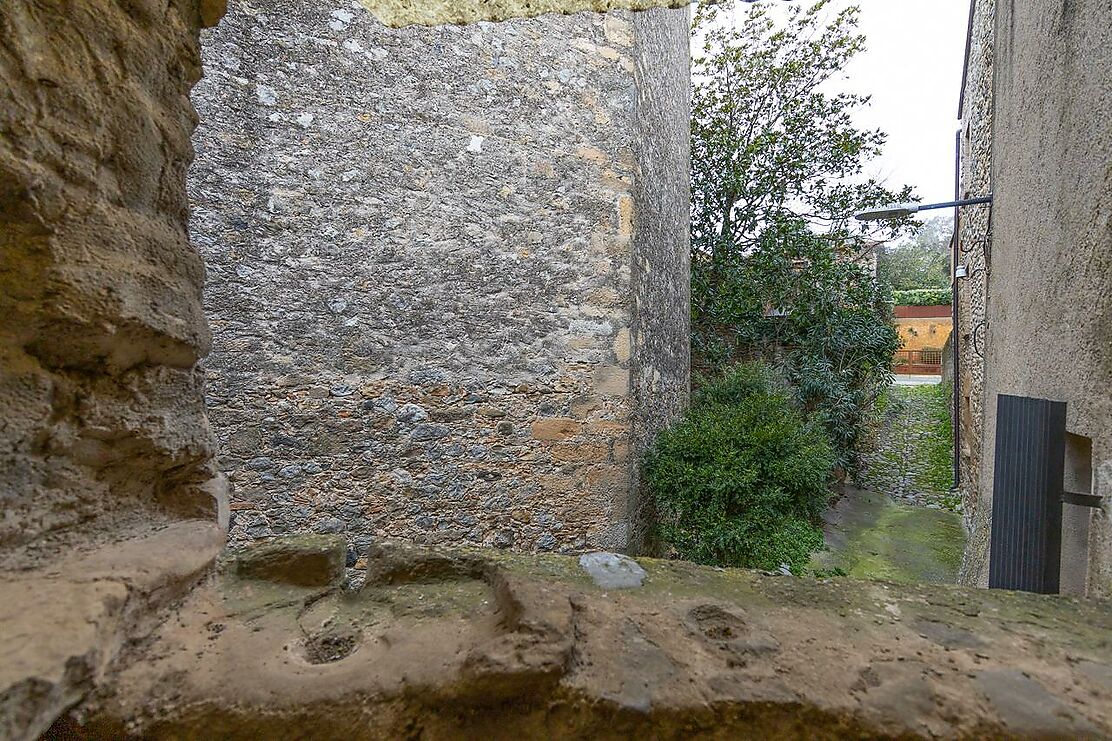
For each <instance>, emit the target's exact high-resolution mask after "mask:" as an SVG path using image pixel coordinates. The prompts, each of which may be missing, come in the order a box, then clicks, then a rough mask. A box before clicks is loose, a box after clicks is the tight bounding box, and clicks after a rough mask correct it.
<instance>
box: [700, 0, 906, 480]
mask: <svg viewBox="0 0 1112 741" xmlns="http://www.w3.org/2000/svg"><path fill="white" fill-rule="evenodd" d="M830 5H831V0H817V2H813V3H812V4H811V5H808V6H799V5H796V4H792V5H791V6H788V9H787V10H786V11H785V12H786V21H784V22H777V20H776V17H777V16H776V13H774V12H772V10H771V8H770V6H769V5H768V4H765V3H758V4H755V5H751V6H750V5H745V6H736V5H735V4H729V3H727V4H713V5H710V4H707V5H702V6H700V7H699V8H698V10H697V12H696V15H695V21H694V26H693V32H694V35H695V37H696V38H697V39H698V38H701V39H702V53H701V54H698V55H696V57H695V59H694V90H693V96H692V118H691V134H692V257H691V265H692V284H691V288H692V351H693V355H694V358H695V361H696V364H697V367H699V369H700V370H702V371H703V372H704V373H707V374H709V375H714V374H715V373H716V372H720V371H723V370H725V369H726V368H728V367H729V366H730V365H732V364H733V363H736V362H738V361H743V360H751V359H755V358H761V359H764V360H766V361H768V362H771V363H773V364H775V365H777V366H779V367H780V369H781V370H782V372H783V374H784V375H785V377H787V378H788V379H789V381H790V382H791V383H792V385H793V387H794V389H795V393H796V394H797V397H798V399H799V400H800V401H801V402H802V404H803V406H804V409H805V410H807V411H808V413H810V414H813V415H815V416H816V417H818V418H821V419H822V420H823V421H824V423H825V425H826V428H827V430H828V432H829V433H830V436H831V439H832V440H833V441H834V443H835V447H836V449H837V450H836V452H837V454H838V463H839V464H840V465H842V466H843V467H844V468H849V469H852V467H853V463H854V452H853V451H854V446H855V443H856V438H857V434H858V433H857V431H858V429H859V427H860V424H861V421H862V418H863V415H864V413H865V411H866V410H867V408H868V407H869V405H870V404H871V402H872V400H873V399H874V398H875V397H876V395H877V394H878V393H879V392H880V390H881V389H882V388H884V387H885V386H887V384H888V383H889V382H890V379H891V375H890V367H891V357H892V354H893V351H894V350H895V349H896V348H897V347H898V338H897V335H896V332H895V329H894V328H893V327H892V325H891V322H890V316H889V314H890V305H889V304H888V303H887V298H888V296H887V292H886V290H885V289H884V288H883V287H882V286H880V285H879V284H878V283H877V281H876V280H875V278H874V275H873V272H872V257H873V253H874V250H875V244H876V242H875V241H873V240H875V239H876V238H878V237H888V238H891V237H894V236H895V235H897V234H899V233H902V232H904V231H906V230H907V229H908V228H909V226H910V224H911V222H910V220H908V219H902V220H894V221H887V222H879V223H872V224H871V225H870V227H869V228H870V229H871V231H864V230H863V229H862V228H861V225H860V223H859V222H856V221H855V220H854V219H853V214H855V213H856V212H858V211H860V210H863V209H865V208H868V207H872V206H877V205H881V204H884V203H890V202H892V201H911V200H914V197H913V194H912V192H911V189H910V188H909V187H902V188H899V189H896V190H892V189H889V188H888V187H887V186H885V185H884V184H883V183H881V182H878V181H877V180H876V179H873V178H869V177H866V176H865V174H864V173H865V167H866V165H867V164H868V162H869V160H871V159H872V158H873V157H875V156H876V155H877V154H879V152H880V150H881V147H882V145H883V143H884V139H885V137H884V134H883V132H881V131H877V130H861V129H858V128H857V127H855V126H854V124H853V120H852V119H853V116H852V114H853V112H854V110H855V109H857V108H859V107H861V106H863V105H865V104H866V103H867V102H868V97H866V96H862V95H855V94H851V93H831V92H828V90H827V87H828V85H826V83H828V81H830V80H831V79H832V78H833V77H834V76H835V75H837V74H839V73H840V71H841V70H843V69H844V68H845V66H846V64H847V63H848V62H849V60H850V59H851V58H852V57H853V56H854V55H855V54H857V53H858V52H859V51H861V50H862V49H863V48H864V38H863V37H862V36H861V35H860V34H858V33H857V32H856V29H857V23H858V10H857V8H856V7H850V8H848V9H846V10H843V11H841V12H839V13H836V14H832V13H831V10H830ZM777 7H778V8H780V6H779V5H777ZM731 13H733V15H732V16H731Z"/></svg>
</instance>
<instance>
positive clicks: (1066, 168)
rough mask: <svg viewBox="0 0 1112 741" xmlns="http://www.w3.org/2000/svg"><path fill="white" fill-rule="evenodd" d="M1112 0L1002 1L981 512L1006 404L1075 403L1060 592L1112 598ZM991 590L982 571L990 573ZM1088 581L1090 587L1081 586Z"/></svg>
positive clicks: (1069, 426) (998, 27)
mask: <svg viewBox="0 0 1112 741" xmlns="http://www.w3.org/2000/svg"><path fill="white" fill-rule="evenodd" d="M1110 10H1112V9H1110V8H1109V5H1108V2H1107V1H1106V0H1070V1H1069V2H1063V3H1057V4H1055V7H1053V8H1048V7H1042V6H1040V7H1035V6H1034V5H1032V4H1030V3H1023V2H1015V0H997V3H996V20H995V62H994V80H993V98H994V111H993V115H994V118H995V122H996V123H995V126H994V131H993V149H992V183H993V189H994V191H995V194H994V198H995V202H994V204H993V213H992V220H993V228H992V253H991V265H992V267H991V271H990V272H989V275H988V284H987V292H986V295H987V297H988V301H987V310H986V315H987V326H988V334H987V338H986V339H987V341H986V349H985V368H986V376H985V394H984V399H985V424H984V433H983V440H984V444H983V455H984V462H983V465H982V473H981V476H980V479H979V486H980V500H981V506H984V504H985V503H987V502H988V501H989V500H990V498H991V483H992V473H993V460H992V453H993V447H992V444H991V441H992V440H994V439H995V424H994V423H995V415H994V411H995V399H996V396H997V394H1000V393H1005V394H1016V395H1021V396H1034V397H1040V398H1047V399H1055V400H1060V401H1065V402H1066V403H1067V405H1068V409H1067V429H1068V431H1069V432H1070V433H1071V440H1072V443H1071V444H1070V445H1068V446H1067V461H1066V468H1067V477H1069V478H1070V479H1071V482H1070V483H1071V486H1080V487H1083V488H1085V489H1089V490H1090V491H1091V493H1093V494H1095V495H1097V496H1100V497H1102V502H1103V504H1102V507H1101V508H1099V509H1096V510H1088V509H1084V508H1079V507H1075V506H1074V505H1064V511H1063V520H1064V529H1065V531H1066V542H1065V543H1064V545H1063V558H1062V561H1063V564H1062V575H1063V582H1064V583H1066V584H1072V585H1075V588H1079V589H1080V591H1085V592H1087V593H1088V594H1089V595H1093V596H1103V597H1107V596H1110V595H1112V504H1110V502H1112V497H1109V496H1108V494H1109V491H1110V487H1112V396H1110V395H1109V389H1110V388H1112V221H1110V220H1109V214H1112V169H1110V167H1112V164H1110V163H1112V23H1109V12H1110ZM979 576H980V578H981V579H982V580H983V578H984V572H983V570H982V572H981V574H980V575H979ZM1077 585H1079V586H1077Z"/></svg>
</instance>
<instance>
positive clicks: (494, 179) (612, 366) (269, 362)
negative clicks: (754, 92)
mask: <svg viewBox="0 0 1112 741" xmlns="http://www.w3.org/2000/svg"><path fill="white" fill-rule="evenodd" d="M686 38H687V37H686V14H685V12H684V11H666V10H658V11H651V12H650V13H646V14H644V15H638V16H633V15H630V14H624V13H611V14H609V15H605V16H600V15H591V14H580V15H573V16H545V17H542V18H538V19H533V20H518V21H510V22H507V23H503V24H489V23H480V24H477V25H473V26H464V27H454V26H451V27H439V28H406V29H401V30H392V29H388V28H386V27H384V26H382V25H380V24H379V23H378V22H377V21H376V20H375V19H374V18H373V17H372V16H371V15H370V14H368V13H367V12H366V11H365V10H363V9H362V7H361V6H359V5H358V3H354V4H353V3H343V4H341V3H337V4H334V5H328V4H307V3H300V2H293V0H270V1H268V2H255V3H251V4H250V5H248V4H246V3H232V4H231V7H230V9H229V13H228V16H227V17H226V19H225V20H224V22H223V23H222V24H221V25H220V27H219V28H217V29H215V30H214V31H211V32H209V33H208V35H207V36H206V37H205V39H204V42H203V43H204V47H205V56H206V65H207V66H206V79H205V80H204V81H203V82H202V83H201V84H200V85H199V86H198V88H197V90H196V91H195V94H194V100H195V103H196V105H197V107H198V109H199V111H200V113H201V121H202V123H201V126H200V128H199V129H198V133H197V136H196V138H195V145H196V147H197V151H198V159H197V163H196V164H195V166H194V168H193V170H192V171H191V172H192V185H191V193H192V198H193V206H194V214H193V221H192V230H193V235H194V238H195V240H196V242H197V244H198V246H199V248H200V249H201V251H202V253H203V254H204V255H205V258H206V262H207V263H208V265H209V270H210V273H209V280H208V284H207V291H206V308H207V310H208V312H209V316H210V319H211V322H212V326H213V331H214V336H215V341H214V351H213V354H212V356H211V357H210V358H209V359H208V361H207V362H206V372H207V380H208V401H209V408H210V414H211V416H212V419H213V424H214V427H215V430H216V434H217V437H218V439H219V443H220V459H221V465H222V466H223V468H224V470H225V471H227V473H228V474H229V476H230V478H231V479H232V481H233V482H234V487H235V494H234V501H233V504H232V508H233V510H234V511H233V517H232V529H231V533H232V537H233V539H235V540H247V539H252V538H258V537H266V536H271V535H277V534H281V533H286V532H291V531H298V530H305V529H308V530H314V531H317V532H339V531H345V532H347V533H349V534H351V535H352V536H354V538H355V541H356V543H357V544H358V545H359V546H365V545H366V544H367V543H368V542H369V541H370V539H371V538H373V537H375V536H383V535H390V536H400V537H406V538H411V539H415V540H417V541H421V542H444V541H447V542H465V543H471V544H475V545H487V546H496V547H510V546H512V547H515V548H523V549H546V550H547V549H567V548H571V549H574V548H582V547H585V546H586V545H588V544H591V545H598V546H603V547H607V548H625V547H626V546H627V545H628V544H629V542H630V539H631V532H632V530H631V523H632V522H633V519H632V518H631V513H633V512H635V511H636V510H637V506H638V505H637V500H636V496H634V494H635V491H636V486H637V484H636V481H635V470H636V465H635V460H636V457H635V456H634V455H632V454H631V449H640V448H642V447H643V445H644V443H645V441H646V440H648V439H649V438H651V436H652V433H653V432H654V431H655V430H656V429H657V428H659V426H660V425H661V424H662V423H663V422H664V421H665V420H666V419H667V418H668V416H669V415H671V414H674V413H675V412H676V411H678V410H679V409H681V408H682V406H683V404H684V401H685V398H686V387H687V355H686V353H687V351H686V337H687V331H686V328H687V324H686V322H687V318H686V314H687V283H686V277H687V268H686V259H687V251H688V247H687V229H686V219H687V202H688V200H687V180H686V173H687V169H686V162H687V148H686V147H687V128H686V125H685V123H686V107H685V106H684V105H683V101H684V100H685V99H686V85H687V74H688V57H687V41H686ZM642 173H644V174H645V175H646V176H645V177H642V176H641V175H642ZM631 372H632V373H633V379H632V386H631ZM633 529H635V528H633Z"/></svg>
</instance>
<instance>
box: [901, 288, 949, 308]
mask: <svg viewBox="0 0 1112 741" xmlns="http://www.w3.org/2000/svg"><path fill="white" fill-rule="evenodd" d="M953 300H954V292H953V291H952V290H951V289H949V288H916V289H912V290H909V291H892V302H893V303H895V304H896V305H897V306H945V305H946V304H949V303H950V302H952V301H953Z"/></svg>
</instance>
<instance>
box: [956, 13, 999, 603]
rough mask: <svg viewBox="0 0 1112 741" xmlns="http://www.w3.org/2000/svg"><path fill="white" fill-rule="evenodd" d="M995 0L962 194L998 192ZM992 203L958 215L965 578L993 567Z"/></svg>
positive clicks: (976, 67) (968, 124)
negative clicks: (985, 483)
mask: <svg viewBox="0 0 1112 741" xmlns="http://www.w3.org/2000/svg"><path fill="white" fill-rule="evenodd" d="M995 5H996V3H995V0H974V1H973V2H972V17H971V19H970V28H969V49H968V55H967V57H966V60H965V81H964V85H963V88H962V97H961V110H960V112H959V115H960V116H961V133H960V137H961V140H960V142H961V143H960V197H961V198H974V197H977V196H982V195H985V194H987V193H990V192H992V178H991V170H992V49H993V23H994V21H995V16H996V13H995ZM991 225H992V211H991V208H988V207H984V206H975V207H971V208H963V209H962V210H961V214H960V215H959V220H958V250H959V254H958V260H957V265H963V266H965V270H966V276H965V277H964V278H956V279H955V285H956V290H955V292H954V300H955V301H957V306H958V329H957V332H956V335H957V337H956V339H957V342H958V346H957V349H958V354H959V357H960V361H959V373H958V378H957V389H958V393H959V406H958V411H959V414H958V418H957V420H955V424H957V425H958V429H959V437H960V441H961V442H960V449H959V451H958V452H959V455H960V470H961V481H960V482H959V485H958V489H959V491H960V493H961V503H962V514H963V516H964V519H965V526H966V529H967V530H968V532H969V534H970V538H969V543H968V546H967V548H966V553H965V559H964V562H963V564H962V574H961V579H962V581H963V583H967V584H971V583H976V581H977V579H978V575H979V574H981V572H982V571H984V570H985V569H986V568H987V558H988V528H989V525H990V517H989V508H988V507H987V506H984V505H983V503H982V501H981V496H980V492H981V484H980V481H981V458H982V456H981V448H982V445H983V439H982V438H983V435H984V414H985V395H984V394H985V339H986V334H987V331H988V329H987V325H986V317H985V287H986V285H987V282H988V271H989V252H990V250H989V243H990V240H991V236H992V235H991Z"/></svg>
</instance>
